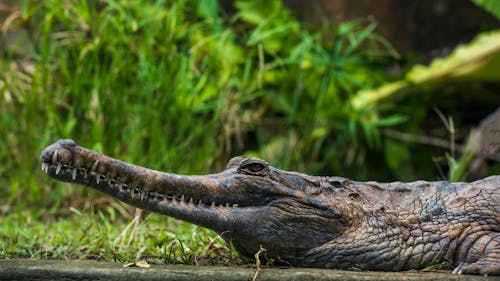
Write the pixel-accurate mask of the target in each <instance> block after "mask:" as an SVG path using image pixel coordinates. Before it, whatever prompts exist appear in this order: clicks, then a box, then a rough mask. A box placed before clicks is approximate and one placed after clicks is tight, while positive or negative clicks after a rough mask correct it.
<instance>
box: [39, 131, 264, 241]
mask: <svg viewBox="0 0 500 281" xmlns="http://www.w3.org/2000/svg"><path fill="white" fill-rule="evenodd" d="M41 159H42V171H44V172H45V173H46V174H47V175H49V176H50V177H52V178H54V179H57V180H59V181H64V182H70V183H77V184H81V185H85V186H88V187H91V188H94V189H96V190H98V191H101V192H103V193H107V194H109V195H111V196H113V197H115V198H117V199H119V200H121V201H124V202H126V203H128V204H130V205H133V206H136V207H139V208H143V209H147V210H150V211H153V212H157V213H161V214H164V215H168V216H172V217H175V218H178V219H181V220H185V221H188V222H191V223H195V224H198V225H201V226H205V227H208V228H211V229H213V230H216V231H219V232H223V231H228V230H229V229H231V228H232V227H233V226H234V225H235V222H234V221H235V220H237V217H240V216H242V215H244V213H245V212H247V211H250V212H253V211H254V210H252V209H254V208H258V206H250V205H248V204H249V203H248V202H247V201H241V200H239V197H238V196H220V194H222V193H227V192H220V190H218V189H220V188H221V187H220V180H219V179H218V178H217V176H216V175H208V176H184V175H177V174H170V173H164V172H159V171H155V170H151V169H147V168H143V167H140V166H136V165H131V164H128V163H125V162H122V161H119V160H116V159H113V158H111V157H108V156H105V155H102V154H99V153H97V152H94V151H91V150H88V149H86V148H83V147H80V146H78V145H76V143H75V142H73V141H71V140H59V141H57V142H56V143H54V144H53V145H51V146H49V147H47V148H46V149H45V150H44V151H43V152H42V153H41ZM223 200H226V201H223ZM239 219H241V218H239Z"/></svg>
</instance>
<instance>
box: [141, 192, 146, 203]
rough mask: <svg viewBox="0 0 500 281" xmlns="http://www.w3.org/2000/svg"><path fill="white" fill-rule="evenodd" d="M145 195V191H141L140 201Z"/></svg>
mask: <svg viewBox="0 0 500 281" xmlns="http://www.w3.org/2000/svg"><path fill="white" fill-rule="evenodd" d="M145 196H146V192H144V191H143V192H141V201H142V200H144V197H145Z"/></svg>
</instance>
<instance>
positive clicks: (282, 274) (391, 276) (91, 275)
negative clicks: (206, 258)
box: [0, 260, 500, 281]
mask: <svg viewBox="0 0 500 281" xmlns="http://www.w3.org/2000/svg"><path fill="white" fill-rule="evenodd" d="M254 274H255V268H249V267H223V266H187V265H152V266H151V267H150V268H137V267H123V265H122V264H119V263H106V262H96V261H80V260H73V261H59V260H0V280H68V281H69V280H133V281H141V280H179V281H183V280H216V281H225V280H252V278H253V276H254ZM257 280H296V281H299V280H319V281H321V280H343V281H351V280H352V281H354V280H356V281H357V280H364V281H368V280H385V281H392V280H441V281H447V280H457V281H458V280H464V281H465V280H500V277H488V278H485V277H482V276H470V275H468V276H457V275H452V274H451V273H449V272H439V273H435V272H434V273H430V272H402V273H394V272H390V273H387V272H355V271H342V270H329V269H315V268H290V269H283V268H264V269H262V270H261V271H260V272H259V275H258V277H257Z"/></svg>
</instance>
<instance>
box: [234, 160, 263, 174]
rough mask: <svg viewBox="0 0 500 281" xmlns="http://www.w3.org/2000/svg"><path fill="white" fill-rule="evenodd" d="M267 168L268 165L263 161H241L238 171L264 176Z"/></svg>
mask: <svg viewBox="0 0 500 281" xmlns="http://www.w3.org/2000/svg"><path fill="white" fill-rule="evenodd" d="M268 170H269V167H268V166H267V164H266V163H265V162H263V161H249V162H248V163H243V164H242V165H241V166H240V167H239V168H238V172H239V173H243V174H250V175H256V176H264V175H266V174H267V171H268Z"/></svg>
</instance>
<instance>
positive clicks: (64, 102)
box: [0, 0, 490, 262]
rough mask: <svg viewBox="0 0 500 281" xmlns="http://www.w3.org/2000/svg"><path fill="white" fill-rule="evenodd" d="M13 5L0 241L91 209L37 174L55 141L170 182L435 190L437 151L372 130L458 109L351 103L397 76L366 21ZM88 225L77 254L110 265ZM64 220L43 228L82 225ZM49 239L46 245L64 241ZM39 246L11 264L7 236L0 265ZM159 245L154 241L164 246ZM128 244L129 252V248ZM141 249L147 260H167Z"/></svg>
mask: <svg viewBox="0 0 500 281" xmlns="http://www.w3.org/2000/svg"><path fill="white" fill-rule="evenodd" d="M20 3H21V4H20V12H19V14H16V15H15V16H13V17H11V18H9V21H5V22H4V23H3V25H2V29H3V30H4V37H3V38H8V39H7V40H1V41H0V112H1V119H0V134H1V136H2V137H0V147H2V149H1V150H0V163H1V164H0V187H1V188H0V205H1V208H0V215H5V214H9V213H11V214H12V215H11V216H10V217H6V221H5V222H7V221H9V222H10V223H5V224H3V225H2V226H1V227H0V232H3V231H4V233H5V235H6V236H3V237H2V236H1V235H0V242H2V240H4V242H5V241H6V240H5V239H8V237H17V235H21V234H19V233H18V231H17V230H15V229H12V225H13V224H12V223H14V222H16V221H18V222H19V224H18V227H20V230H22V229H29V228H32V229H34V230H33V231H34V232H30V233H29V234H28V235H25V236H26V239H28V240H29V238H28V237H29V236H30V235H41V234H40V233H38V232H36V229H38V228H37V227H33V225H35V224H36V223H37V219H38V218H39V217H42V216H43V214H49V215H55V216H56V217H61V216H63V217H64V216H68V217H71V218H72V219H76V220H79V219H81V218H79V217H78V218H75V217H74V214H73V213H71V212H69V211H68V209H70V207H72V206H76V207H78V208H80V207H81V208H83V209H85V210H88V209H89V208H91V206H90V207H89V201H91V200H89V198H99V197H98V195H96V193H95V192H93V191H90V190H88V189H85V188H79V187H75V186H70V185H69V184H63V183H56V182H55V181H53V180H50V179H49V178H48V177H46V176H44V175H42V172H41V171H40V161H39V153H40V151H41V150H42V149H43V148H44V147H45V146H47V145H49V144H50V143H52V142H53V141H55V140H57V139H59V138H71V139H74V140H75V141H77V142H78V143H79V144H81V145H83V146H86V147H90V148H92V149H94V150H97V151H100V152H103V153H106V154H108V155H110V156H113V157H115V158H119V159H122V160H124V161H128V162H132V163H135V164H138V165H144V166H147V167H150V168H153V169H157V170H165V171H171V172H176V173H186V174H202V173H209V172H216V171H218V170H220V169H222V168H223V167H224V165H225V163H226V162H227V160H228V159H230V157H232V156H235V155H239V154H246V155H253V156H258V157H261V158H264V159H266V160H268V161H269V162H270V163H271V164H272V165H274V166H276V167H279V168H282V169H291V170H298V171H302V172H306V173H310V174H322V175H340V176H345V177H350V178H353V179H357V180H368V179H370V180H395V179H401V180H412V179H417V178H425V179H430V180H433V179H436V178H437V172H436V168H435V167H434V166H433V165H432V156H434V155H436V154H438V155H442V151H441V150H437V149H436V150H433V149H428V148H422V147H418V146H417V145H412V144H408V143H405V142H403V141H400V140H395V139H388V138H382V137H381V132H382V130H383V129H385V128H389V127H391V128H397V129H400V130H402V131H405V132H409V133H412V134H415V135H420V134H422V132H423V131H424V130H425V128H422V127H421V122H422V120H424V118H426V116H428V115H429V111H430V109H432V107H434V106H436V107H445V108H446V107H447V108H448V109H449V111H450V112H452V113H453V112H456V111H458V109H459V108H460V107H457V106H456V104H453V103H448V101H449V98H448V99H447V95H446V92H447V91H448V90H445V91H443V92H444V94H442V95H438V96H436V98H434V99H433V98H430V97H432V93H433V92H432V91H431V90H423V91H427V92H429V93H431V94H430V95H409V97H408V98H405V99H400V98H398V99H387V100H384V101H382V102H380V103H378V104H377V105H376V106H370V107H358V106H354V105H353V102H354V100H355V98H356V93H358V92H359V91H361V90H366V89H373V88H376V87H378V86H380V85H382V84H383V83H386V82H391V81H396V80H398V79H399V78H400V77H398V76H397V75H390V74H388V71H387V69H388V68H389V67H391V66H393V65H394V64H395V63H397V61H398V59H399V57H398V54H397V53H396V51H395V50H393V49H392V47H391V46H390V44H389V42H387V41H385V40H384V39H383V38H382V37H380V36H378V35H377V34H375V33H374V29H375V24H374V23H364V22H357V21H352V22H344V23H341V24H339V25H337V26H325V27H323V28H320V29H319V30H318V29H312V28H308V27H306V26H305V25H304V24H302V23H300V22H299V21H297V20H296V19H295V17H294V16H293V15H292V14H291V13H290V12H289V11H288V10H287V9H286V8H285V7H284V6H283V4H282V3H281V1H278V0H266V1H264V0H256V1H241V0H239V1H234V9H235V11H231V12H228V11H225V10H223V9H222V7H221V6H220V5H219V2H218V1H215V0H207V1H195V0H182V1H114V0H105V1H86V0H68V1H55V0H47V1H34V0H24V1H20ZM5 34H7V35H9V34H16V35H15V36H11V37H6V36H5ZM460 87H461V86H460ZM413 90H414V91H417V90H422V89H413ZM440 90H442V89H440ZM449 91H454V89H451V90H449ZM485 92H488V91H487V90H485ZM451 96H453V95H451ZM486 96H488V95H486ZM448 97H449V96H448ZM452 99H453V100H455V98H452ZM443 100H444V101H445V102H443ZM481 102H484V103H487V104H490V99H489V98H487V99H484V100H481ZM438 126H442V125H438ZM451 160H453V159H451ZM451 160H450V161H451ZM453 161H454V160H453ZM453 161H451V162H450V163H452V164H454V165H459V164H460V163H461V162H460V161H459V162H453ZM429 163H431V164H429ZM460 169H462V170H463V167H460ZM460 169H459V168H457V169H455V170H457V171H462V170H460ZM457 178H459V177H457ZM99 202H103V201H99V200H95V202H94V203H93V204H96V207H97V209H99V210H101V209H106V207H105V206H106V204H109V202H110V201H104V203H99ZM112 202H114V201H112ZM113 204H116V202H114V203H113ZM82 206H83V207H82ZM21 210H41V211H40V212H35V213H33V214H28V216H30V217H33V218H34V219H33V220H31V221H29V222H28V221H21V220H18V216H19V213H16V212H18V211H19V212H20V211H21ZM125 213H126V212H125ZM99 214H101V215H99ZM0 219H1V217H0ZM91 219H93V220H98V221H99V222H100V223H99V227H98V228H99V229H100V230H99V229H98V230H97V231H95V232H92V231H90V230H89V236H90V237H94V238H95V239H96V240H92V241H90V240H89V241H87V240H85V241H83V240H82V241H83V242H82V241H81V243H83V244H85V245H89V246H88V247H89V249H87V250H88V251H90V252H92V253H97V254H103V255H105V256H113V255H114V254H113V253H114V252H113V251H115V250H116V247H119V246H117V245H121V244H120V243H121V242H120V243H118V242H117V241H116V239H115V240H113V241H111V242H110V243H111V244H109V245H111V246H110V247H108V248H106V247H104V248H105V249H109V250H110V251H109V252H107V253H102V252H99V251H101V250H100V249H102V247H101V248H99V247H94V248H92V243H95V241H99V243H107V242H105V241H107V239H108V238H109V239H110V240H112V237H116V235H117V234H116V233H114V234H109V233H108V234H103V233H101V232H99V231H101V230H102V227H106V225H107V223H106V221H104V219H103V216H102V213H99V212H96V213H95V214H94V215H93V217H92V218H91ZM83 220H84V221H85V223H87V224H89V223H90V222H87V221H86V220H85V219H83ZM110 220H111V221H112V223H113V224H116V223H117V221H119V219H115V218H111V219H110ZM154 221H156V219H155V220H154ZM69 224H70V225H71V226H61V229H62V230H61V229H59V230H58V229H51V230H50V231H53V232H54V233H55V232H57V231H67V229H69V230H70V231H71V230H73V231H74V229H75V228H76V229H80V230H81V229H82V227H83V226H82V225H80V226H78V225H72V224H71V223H69ZM58 225H59V224H57V225H56V226H58ZM9 227H10V228H9ZM78 227H80V228H78ZM144 227H149V226H144ZM153 227H154V226H153ZM172 227H174V226H172ZM188 228H189V226H188V225H184V230H183V231H198V230H197V229H191V230H185V229H188ZM20 230H19V231H20ZM48 231H49V230H48ZM181 232H182V231H181ZM36 233H38V234H36ZM160 235H161V234H160ZM37 237H38V236H37ZM58 237H59V236H57V235H54V236H51V239H52V238H53V239H52V240H50V241H51V243H66V242H61V241H62V240H60V239H59V238H58ZM99 237H100V238H99ZM206 237H209V238H206ZM213 237H214V235H213V234H210V233H208V234H204V235H202V238H200V239H201V240H202V241H210V240H211V239H214V238H213ZM37 239H38V238H36V239H34V240H33V241H32V242H33V243H34V244H30V245H32V246H27V247H26V248H25V250H21V252H22V253H16V251H17V250H18V248H16V246H12V245H15V244H9V243H16V242H15V241H11V240H8V241H7V242H6V243H4V244H2V243H0V258H2V257H7V256H12V255H14V256H15V255H20V256H28V257H29V256H33V257H40V256H41V254H40V253H41V252H37V253H38V254H37V253H35V254H30V253H29V250H27V249H38V250H39V251H42V250H41V249H42V248H43V247H42V246H40V244H39V243H43V242H40V240H37ZM58 239H59V240H58ZM61 239H63V238H61ZM82 239H83V238H82ZM148 239H152V240H153V242H154V241H156V240H155V239H153V238H151V237H149V238H148ZM169 239H170V240H168V241H167V240H165V241H167V242H165V241H163V240H162V241H163V242H165V243H174V242H172V241H174V240H175V239H174V238H173V237H170V238H169ZM139 242H140V241H139ZM139 242H137V244H135V246H134V247H138V248H133V249H132V250H134V251H139V252H141V251H143V250H141V249H140V247H141V244H140V243H139ZM36 243H38V244H36ZM68 243H69V242H68ZM154 243H156V242H154ZM154 243H153V244H152V245H149V246H147V247H148V249H147V250H146V251H145V252H147V253H149V254H150V255H154V256H161V255H163V254H165V253H166V252H165V251H163V252H161V253H160V252H158V251H155V250H154V247H156V246H157V245H156V244H154ZM181 244H182V243H181ZM99 245H102V244H99ZM70 246H71V245H70ZM150 246H151V247H150ZM9 247H10V248H9ZM12 247H14V248H12ZM16 249H17V250H16ZM38 250H37V251H38ZM66 250H67V251H70V252H74V251H75V250H76V248H71V249H69V250H68V249H66ZM201 251H202V252H203V251H205V250H203V249H202V250H201ZM52 253H53V256H52V257H59V256H57V252H54V251H52ZM54 253H55V254H54ZM63 256H64V255H63ZM76 256H78V257H81V255H78V254H77V255H76ZM83 256H84V257H86V256H85V255H83ZM128 258H133V257H128ZM125 259H127V258H125ZM170 262H178V260H177V259H174V260H170Z"/></svg>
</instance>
